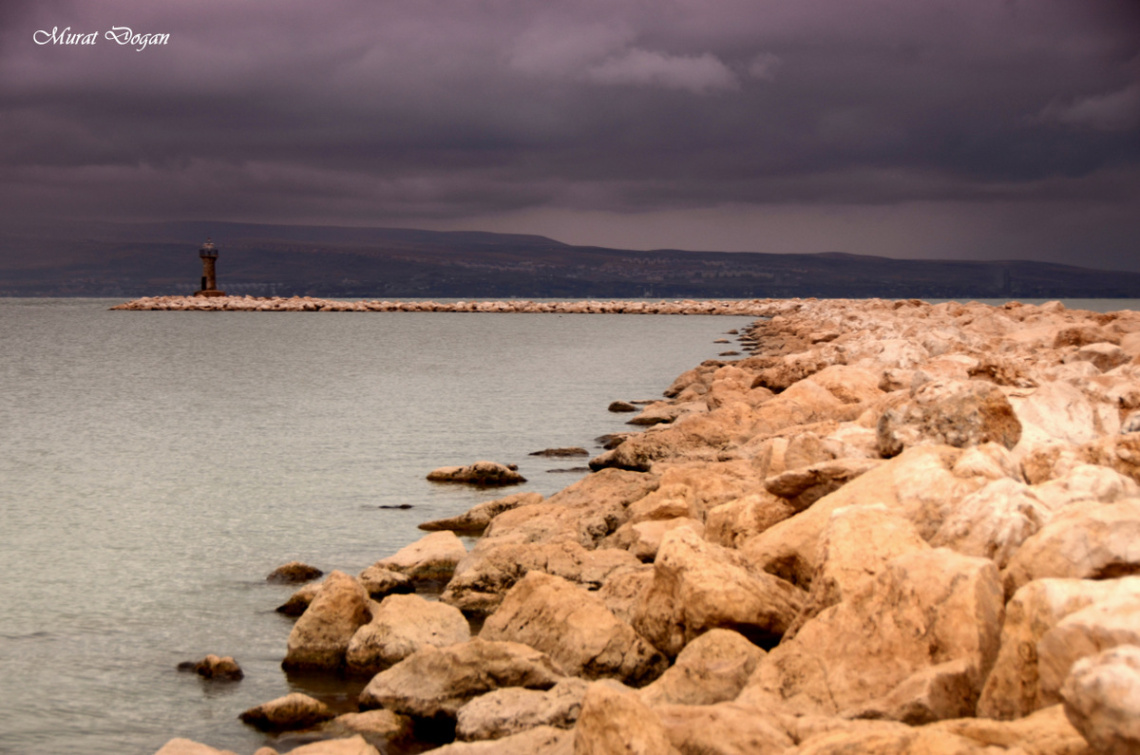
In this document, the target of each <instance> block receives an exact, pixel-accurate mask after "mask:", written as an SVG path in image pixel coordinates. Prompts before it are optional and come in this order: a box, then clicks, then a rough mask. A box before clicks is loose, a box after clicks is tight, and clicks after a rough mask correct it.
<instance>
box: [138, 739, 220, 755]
mask: <svg viewBox="0 0 1140 755" xmlns="http://www.w3.org/2000/svg"><path fill="white" fill-rule="evenodd" d="M154 755H237V753H234V752H233V751H231V750H216V749H214V748H213V747H210V746H209V745H204V744H202V743H201V742H195V741H193V740H191V739H184V738H182V737H176V738H174V739H172V740H170V741H169V742H167V743H166V744H164V745H163V746H162V747H160V748H159V750H158V752H156V753H155V754H154Z"/></svg>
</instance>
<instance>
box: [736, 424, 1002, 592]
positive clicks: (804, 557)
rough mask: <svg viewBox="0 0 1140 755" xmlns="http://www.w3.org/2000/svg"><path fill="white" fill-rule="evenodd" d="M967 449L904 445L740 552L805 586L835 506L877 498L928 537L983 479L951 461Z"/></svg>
mask: <svg viewBox="0 0 1140 755" xmlns="http://www.w3.org/2000/svg"><path fill="white" fill-rule="evenodd" d="M979 450H981V448H980V449H979ZM967 453H968V452H964V451H961V450H959V449H956V448H950V447H949V446H917V447H915V448H910V449H907V450H906V451H904V452H903V453H901V454H899V455H898V456H896V457H895V458H893V459H891V460H889V461H888V462H886V463H885V464H882V465H880V466H878V467H876V468H875V469H872V470H871V471H869V472H867V473H866V474H863V475H861V476H860V477H857V478H856V479H854V480H852V481H851V482H849V483H847V484H846V485H844V486H843V487H842V488H840V489H839V490H837V491H835V492H834V493H831V494H830V495H827V496H824V497H823V498H821V499H820V500H818V501H816V502H815V503H814V504H812V506H811V507H810V508H808V509H807V510H806V511H803V512H802V513H800V514H797V515H796V516H794V517H792V518H790V519H787V520H785V521H783V522H780V523H778V524H775V525H773V526H772V527H769V528H768V529H767V530H765V531H764V532H762V533H760V534H759V535H757V536H756V537H754V538H752V539H751V540H749V541H747V542H746V543H745V544H744V545H743V547H742V548H741V552H742V553H743V555H744V557H745V559H747V560H748V561H749V562H750V563H752V564H754V565H755V566H757V567H759V568H761V569H763V570H765V571H767V572H770V573H772V574H776V575H777V576H780V577H782V578H784V579H787V580H789V581H791V582H793V583H794V584H796V585H799V586H801V587H805V588H806V587H810V585H811V580H812V578H813V576H814V574H815V571H816V568H817V566H818V564H819V543H820V535H821V534H822V533H823V530H824V528H825V527H826V526H827V522H828V519H829V517H830V516H831V513H832V512H833V511H835V510H836V509H838V508H842V507H844V506H850V505H852V504H858V503H882V504H883V505H885V506H886V507H887V508H888V509H890V510H892V511H895V512H897V513H898V514H899V515H901V516H903V517H904V518H906V519H908V520H909V521H910V522H911V523H912V524H914V526H915V528H916V529H917V531H918V534H919V536H920V537H922V538H923V539H928V538H931V537H933V536H934V534H935V533H936V532H937V531H938V529H939V528H940V527H941V526H942V523H943V521H945V519H946V518H947V517H948V516H949V515H950V514H951V512H953V511H954V509H955V508H956V507H957V505H958V504H959V502H960V501H961V500H962V499H963V498H964V497H966V496H967V495H969V494H970V493H972V492H974V491H975V490H977V489H978V488H980V487H982V485H984V484H985V483H986V482H988V481H989V480H988V478H987V477H985V476H984V475H981V474H974V472H975V471H976V464H973V463H971V464H970V465H969V467H967V468H965V469H962V470H959V468H958V466H957V464H958V462H959V461H961V460H963V459H964V458H967V457H966V454H967Z"/></svg>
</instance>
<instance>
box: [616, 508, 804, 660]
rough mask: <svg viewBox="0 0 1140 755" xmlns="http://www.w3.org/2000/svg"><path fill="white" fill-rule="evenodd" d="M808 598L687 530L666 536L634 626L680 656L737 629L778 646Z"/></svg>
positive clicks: (666, 651)
mask: <svg viewBox="0 0 1140 755" xmlns="http://www.w3.org/2000/svg"><path fill="white" fill-rule="evenodd" d="M805 597H806V596H805V595H804V593H803V592H802V591H801V590H798V589H797V588H796V587H794V586H793V585H791V584H789V583H788V582H785V581H784V580H782V579H779V578H777V577H773V576H772V575H770V574H766V573H764V572H763V571H761V570H759V569H756V568H754V567H752V566H751V565H750V564H749V563H748V562H746V561H745V560H744V559H743V558H742V557H741V556H740V555H739V554H738V553H737V552H736V551H733V550H729V549H727V548H722V547H721V546H718V545H713V544H712V543H708V542H706V541H704V540H702V539H701V538H699V537H697V535H696V534H695V533H693V532H692V531H691V530H688V529H684V528H681V529H675V530H672V531H671V532H668V533H666V534H665V537H664V539H663V540H662V543H661V548H660V550H659V551H658V553H657V560H656V561H655V562H654V564H653V582H652V583H651V584H650V587H649V589H648V590H647V591H646V592H645V593H644V594H643V595H642V597H641V601H640V602H639V604H638V606H637V609H636V613H635V616H634V622H633V626H634V628H635V629H637V631H638V632H639V633H640V634H642V635H643V636H644V637H646V638H647V639H648V640H649V641H650V642H652V643H653V644H654V645H655V646H656V647H657V648H659V649H660V650H662V651H663V652H665V653H666V654H668V655H669V656H676V655H677V653H679V652H681V649H682V648H683V647H685V645H686V644H688V643H689V642H690V641H692V640H693V639H694V638H696V637H697V636H698V635H700V634H702V633H703V632H706V631H708V630H709V629H715V628H717V627H722V628H730V629H735V630H736V631H738V632H740V633H742V634H744V635H745V636H746V637H748V638H749V639H750V640H753V641H754V642H756V643H758V644H761V645H772V644H774V643H775V642H776V641H777V640H778V639H779V638H780V637H781V636H782V635H783V634H784V632H785V631H786V630H787V628H788V627H789V626H790V625H791V623H792V621H793V620H794V619H795V617H796V615H797V614H798V613H799V611H800V609H801V608H802V607H803V603H804V598H805Z"/></svg>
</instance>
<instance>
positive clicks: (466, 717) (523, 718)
mask: <svg viewBox="0 0 1140 755" xmlns="http://www.w3.org/2000/svg"><path fill="white" fill-rule="evenodd" d="M587 686H588V682H585V681H583V680H581V679H573V678H571V679H565V680H563V681H561V682H559V683H558V684H556V685H554V686H553V687H551V688H550V689H548V690H536V689H524V688H522V687H504V688H502V689H497V690H494V691H492V692H488V693H487V694H485V695H480V696H479V697H476V698H475V699H474V700H472V701H471V702H469V703H467V704H466V705H464V706H463V707H462V708H460V709H459V713H458V716H457V718H456V725H455V735H456V737H458V738H459V739H462V740H477V739H500V738H502V737H508V736H511V735H512V734H518V733H519V732H521V731H526V730H527V729H533V728H535V727H536V726H554V727H556V728H559V729H569V728H572V727H573V726H574V723H575V722H576V721H577V720H578V714H579V713H580V712H581V710H582V697H583V696H584V695H585V694H586V687H587Z"/></svg>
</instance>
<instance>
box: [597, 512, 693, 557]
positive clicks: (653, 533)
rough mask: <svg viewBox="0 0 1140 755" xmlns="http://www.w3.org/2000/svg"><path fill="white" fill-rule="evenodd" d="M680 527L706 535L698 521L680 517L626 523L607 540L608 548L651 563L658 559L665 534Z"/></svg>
mask: <svg viewBox="0 0 1140 755" xmlns="http://www.w3.org/2000/svg"><path fill="white" fill-rule="evenodd" d="M678 527H686V528H688V529H690V530H692V531H693V532H695V533H696V534H697V536H698V537H700V536H702V535H704V532H705V526H704V525H703V524H702V523H700V522H699V521H697V520H696V519H690V518H689V517H687V516H679V517H675V518H673V519H650V520H647V521H643V522H626V523H625V524H623V525H622V526H621V527H618V528H617V530H616V531H615V532H614V534H612V535H610V537H608V538H607V539H606V543H605V544H606V546H607V547H611V548H622V549H624V550H627V551H629V552H630V553H632V554H633V555H634V556H635V557H637V558H638V559H639V560H641V561H647V562H651V561H653V559H654V558H656V557H657V550H658V549H659V548H660V547H661V539H662V538H663V537H665V533H666V532H668V531H669V530H674V529H677V528H678Z"/></svg>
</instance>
